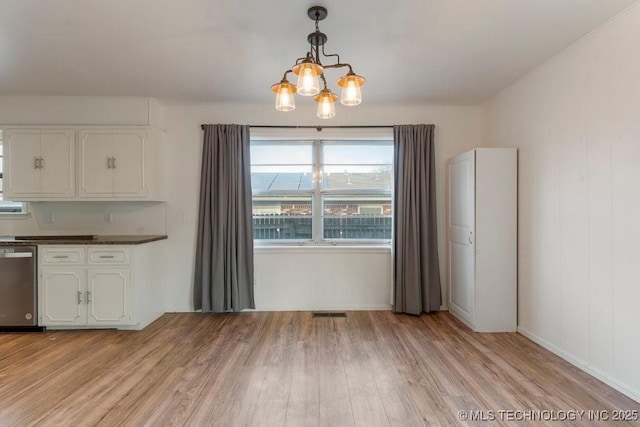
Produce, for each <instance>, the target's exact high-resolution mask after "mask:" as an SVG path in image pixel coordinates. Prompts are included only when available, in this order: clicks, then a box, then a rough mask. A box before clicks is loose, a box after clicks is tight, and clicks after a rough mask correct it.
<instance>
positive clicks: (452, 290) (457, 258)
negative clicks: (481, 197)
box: [447, 151, 475, 322]
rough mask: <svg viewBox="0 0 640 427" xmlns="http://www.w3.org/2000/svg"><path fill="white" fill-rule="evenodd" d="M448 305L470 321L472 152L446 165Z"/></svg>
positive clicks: (472, 229) (473, 216) (473, 168)
mask: <svg viewBox="0 0 640 427" xmlns="http://www.w3.org/2000/svg"><path fill="white" fill-rule="evenodd" d="M448 178H449V209H448V211H449V213H448V219H447V227H448V233H447V234H448V242H447V245H448V251H449V282H450V283H449V305H450V307H451V309H452V310H454V311H455V312H456V313H458V314H459V315H460V316H462V317H463V318H464V319H466V320H467V321H468V322H473V316H474V289H475V275H474V273H475V254H474V247H475V232H474V231H475V152H474V151H471V152H468V153H464V154H461V155H459V156H457V157H455V158H454V159H452V160H451V161H449V165H448Z"/></svg>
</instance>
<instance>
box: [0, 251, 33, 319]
mask: <svg viewBox="0 0 640 427" xmlns="http://www.w3.org/2000/svg"><path fill="white" fill-rule="evenodd" d="M36 254H37V251H36V247H35V246H0V327H22V326H35V325H37V323H38V313H37V307H38V305H37V302H36V301H37V298H36V297H37V293H36Z"/></svg>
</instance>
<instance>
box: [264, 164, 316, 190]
mask: <svg viewBox="0 0 640 427" xmlns="http://www.w3.org/2000/svg"><path fill="white" fill-rule="evenodd" d="M312 187H313V173H312V169H311V166H278V167H277V168H275V167H273V166H252V167H251V189H252V190H253V191H265V190H310V189H311V188H312Z"/></svg>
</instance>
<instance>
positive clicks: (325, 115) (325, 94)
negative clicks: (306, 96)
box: [314, 89, 338, 119]
mask: <svg viewBox="0 0 640 427" xmlns="http://www.w3.org/2000/svg"><path fill="white" fill-rule="evenodd" d="M314 99H315V101H316V102H317V103H318V113H317V115H318V117H319V118H321V119H330V118H332V117H335V115H336V104H335V103H336V100H337V99H338V97H337V96H336V95H334V94H333V93H332V92H331V91H330V90H329V89H323V90H322V92H320V95H318V96H316V97H315V98H314Z"/></svg>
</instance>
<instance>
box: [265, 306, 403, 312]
mask: <svg viewBox="0 0 640 427" xmlns="http://www.w3.org/2000/svg"><path fill="white" fill-rule="evenodd" d="M391 307H392V306H391V305H389V304H373V305H341V306H331V307H329V306H302V307H301V306H295V307H256V309H255V311H385V310H391Z"/></svg>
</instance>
